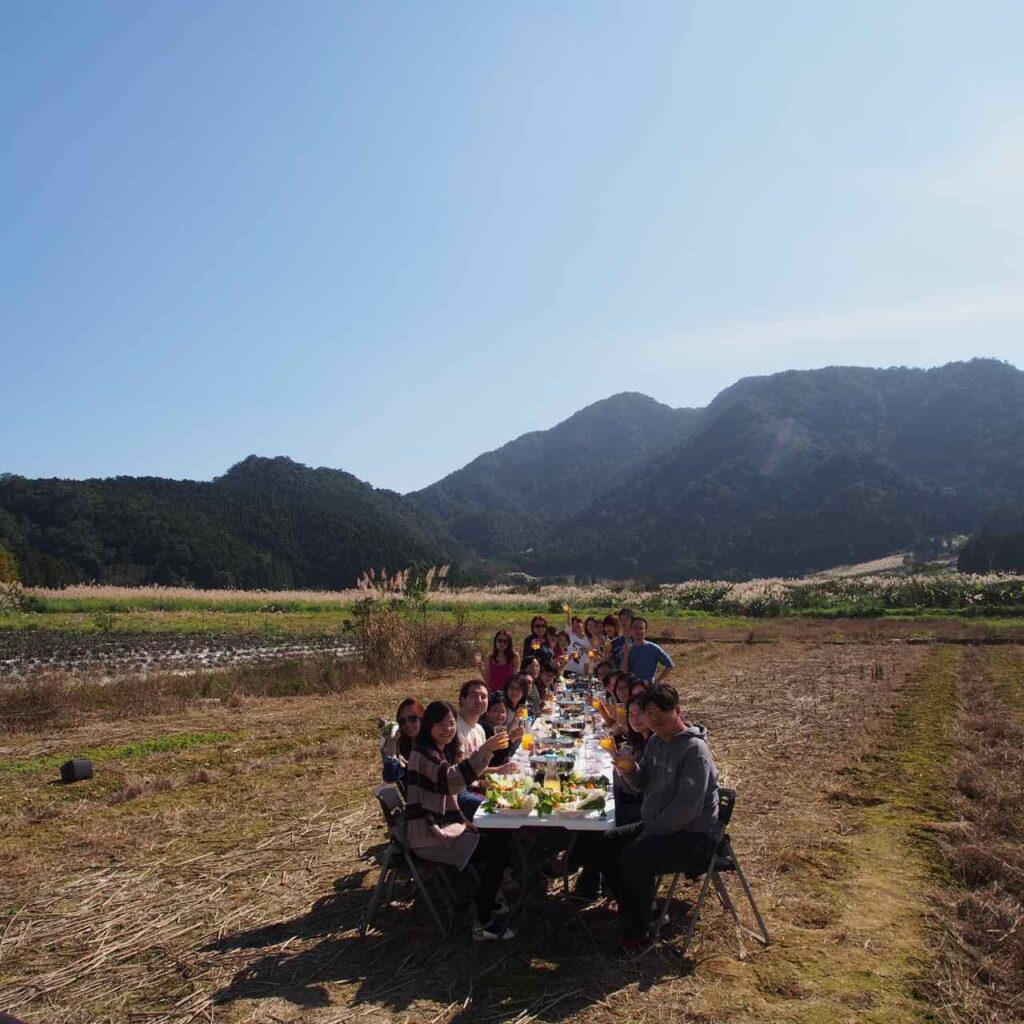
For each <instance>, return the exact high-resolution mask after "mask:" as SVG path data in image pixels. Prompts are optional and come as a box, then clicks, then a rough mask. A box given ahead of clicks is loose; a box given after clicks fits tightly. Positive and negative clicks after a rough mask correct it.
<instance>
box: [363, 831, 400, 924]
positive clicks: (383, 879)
mask: <svg viewBox="0 0 1024 1024" xmlns="http://www.w3.org/2000/svg"><path fill="white" fill-rule="evenodd" d="M393 849H394V847H392V846H390V845H389V846H388V848H387V850H386V851H385V852H384V860H383V861H382V862H381V866H380V878H378V879H377V884H376V886H375V887H374V890H373V895H372V896H371V897H370V905H369V906H368V907H367V908H366V914H365V915H364V916H363V923H362V924H361V925H360V926H359V934H360V935H364V936H365V935H366V932H367V929H368V928H369V927H370V922H371V921H372V920H373V915H374V914H375V913H376V912H377V904H378V903H379V902H380V895H381V892H382V891H383V890H384V886H385V884H386V883H387V882H389V881H390V884H391V885H392V886H393V885H394V884H395V873H394V871H393V870H392V868H391V856H392V851H393ZM389 875H390V879H389V877H388V876H389Z"/></svg>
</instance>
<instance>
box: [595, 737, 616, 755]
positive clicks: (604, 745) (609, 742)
mask: <svg viewBox="0 0 1024 1024" xmlns="http://www.w3.org/2000/svg"><path fill="white" fill-rule="evenodd" d="M597 742H598V745H599V746H600V747H601V749H602V750H607V751H608V753H609V754H610V753H612V751H614V750H615V740H613V739H612V738H611V736H602V737H601V738H600V739H599V740H598V741H597Z"/></svg>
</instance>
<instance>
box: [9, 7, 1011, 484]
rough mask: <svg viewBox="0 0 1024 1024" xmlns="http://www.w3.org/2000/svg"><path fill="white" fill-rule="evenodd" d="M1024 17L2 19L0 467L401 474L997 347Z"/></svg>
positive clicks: (396, 478) (412, 13)
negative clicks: (789, 383)
mask: <svg viewBox="0 0 1024 1024" xmlns="http://www.w3.org/2000/svg"><path fill="white" fill-rule="evenodd" d="M1021 38H1024V6H1022V5H1021V4H1019V3H1017V2H1005V3H994V2H993V3H983V2H982V3H976V4H972V5H964V4H962V3H956V4H954V3H943V2H936V0H929V2H926V3H925V2H921V3H915V2H899V3H889V2H884V0H877V2H860V3H852V2H850V3H844V2H831V3H823V4H808V3H806V2H802V3H786V2H775V3H772V4H766V3H763V2H760V0H758V2H753V0H751V2H748V3H740V2H735V3H721V2H707V3H684V2H681V0H676V2H672V3H664V4H662V3H654V2H642V3H630V4H623V3H617V4H605V3H599V2H595V0H587V2H581V3H570V2H565V3H558V4H548V3H539V2H525V3H515V4H511V3H509V4H497V3H494V4H481V3H470V2H465V3H454V4H453V3H440V2H429V3H428V2H426V0H423V2H418V3H389V2H379V3H370V2H365V3H341V2H318V3H313V2H303V0H298V2H294V3H287V4H284V3H279V2H274V3H264V2H261V0H244V2H237V3H231V2H225V3H209V2H201V3H200V2H188V0H175V2H173V3H160V4H141V3H138V2H136V0H130V2H125V3H102V2H98V0H92V2H89V3H82V2H80V0H72V2H68V3H57V2H45V0H41V2H38V3H28V2H25V3H20V4H16V3H7V4H4V5H3V7H2V11H0V78H2V85H3V88H2V91H0V129H2V139H3V141H2V143H0V145H2V147H3V148H2V154H3V155H2V159H0V224H2V228H3V246H2V248H0V345H2V347H3V362H2V365H3V367H4V384H3V400H2V402H0V438H2V439H3V442H4V443H3V446H2V448H0V470H8V471H13V472H18V473H22V474H25V475H28V476H72V477H81V476H106V475H114V474H119V473H128V474H152V475H163V476H175V477H193V478H199V479H205V478H210V477H211V476H214V475H217V474H219V473H221V472H223V471H224V470H226V469H227V468H228V467H229V466H230V465H231V464H232V463H233V462H235V461H237V460H238V459H240V458H243V457H244V456H245V455H247V454H249V453H251V452H255V453H258V454H264V455H278V454H284V455H289V456H291V457H293V458H295V459H298V460H299V461H302V462H306V463H309V464H312V465H327V466H334V467H338V468H343V469H347V470H349V471H351V472H354V473H356V474H357V475H358V476H360V477H362V478H363V479H368V480H370V481H371V482H372V483H374V484H376V485H378V486H387V487H393V488H395V489H396V490H401V491H406V490H410V489H414V488H417V487H420V486H423V485H425V484H427V483H430V482H431V481H433V480H435V479H437V478H439V477H440V476H442V475H444V474H445V473H447V472H449V471H451V470H453V469H455V468H458V467H459V466H461V465H463V464H464V463H465V462H467V461H468V460H469V459H471V458H473V457H474V456H475V455H477V454H479V453H480V452H481V451H484V450H487V449H489V448H493V447H496V446H498V445H499V444H502V443H504V442H505V441H507V440H509V439H510V438H512V437H515V436H517V435H518V434H521V433H523V432H525V431H527V430H533V429H539V428H545V427H548V426H551V425H553V424H554V423H556V422H558V421H559V420H561V419H564V418H565V417H566V416H567V415H569V414H570V413H572V412H574V411H575V410H576V409H578V408H580V407H582V406H583V405H585V404H587V403H589V402H591V401H594V400H596V399H599V398H602V397H605V396H607V395H609V394H612V393H615V392H617V391H624V390H636V391H643V392H645V393H647V394H649V395H652V396H653V397H654V398H657V399H659V400H660V401H663V402H666V403H668V404H670V405H674V406H679V405H704V404H706V403H707V402H708V401H710V399H711V398H713V397H714V395H715V394H716V393H717V392H718V391H719V390H721V389H722V388H723V387H726V386H728V385H729V384H731V383H732V382H733V381H735V380H736V379H737V378H739V377H741V376H745V375H748V374H755V373H769V372H773V371H776V370H783V369H790V368H803V367H814V366H823V365H829V364H858V365H877V366H888V365H915V366H930V365H938V364H940V363H943V362H947V361H949V360H951V359H962V358H970V357H971V356H975V355H986V356H994V357H998V358H1003V359H1008V360H1010V361H1011V362H1014V363H1015V364H1017V365H1021V364H1022V360H1021V358H1020V356H1019V352H1020V351H1021V329H1020V328H1021V324H1022V322H1024V287H1022V285H1024V266H1022V255H1024V252H1022V249H1024V246H1022V241H1024V68H1022V64H1021V62H1020V59H1019V57H1020V40H1021Z"/></svg>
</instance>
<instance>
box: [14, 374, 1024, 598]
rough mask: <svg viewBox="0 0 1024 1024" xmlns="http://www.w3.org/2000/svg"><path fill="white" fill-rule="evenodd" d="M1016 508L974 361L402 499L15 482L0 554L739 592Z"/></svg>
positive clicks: (679, 423) (347, 580)
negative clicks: (447, 567)
mask: <svg viewBox="0 0 1024 1024" xmlns="http://www.w3.org/2000/svg"><path fill="white" fill-rule="evenodd" d="M510 408H514V406H511V407H510ZM510 422H511V420H510ZM1022 507H1024V373H1021V371H1019V370H1017V369H1015V368H1014V367H1012V366H1009V365H1008V364H1006V363H1000V362H996V361H994V360H973V361H971V362H968V363H950V364H949V365H947V366H943V367H939V368H937V369H933V370H914V369H906V368H894V369H887V370H872V369H861V368H857V367H831V368H828V369H824V370H811V371H790V372H787V373H779V374H774V375H772V376H768V377H749V378H745V379H743V380H740V381H739V382H737V383H736V384H734V385H733V386H732V387H730V388H727V389H726V390H725V391H723V392H722V393H721V394H720V395H718V397H717V398H715V400H714V401H713V402H712V403H711V404H710V405H709V406H708V407H707V408H705V409H699V410H698V409H670V408H669V407H667V406H665V405H661V404H660V403H658V402H655V401H654V400H653V399H650V398H647V397H645V396H643V395H638V394H630V393H626V394H619V395H615V396H613V397H612V398H609V399H606V400H604V401H603V402H597V403H595V404H594V405H591V406H588V407H587V408H586V409H583V410H581V411H580V412H578V413H576V414H575V415H573V416H570V417H569V418H568V419H567V420H565V421H564V422H562V423H559V424H558V425H557V426H555V427H553V428H552V429H550V430H547V431H536V432H533V433H530V434H525V435H523V436H522V437H519V438H517V439H516V440H514V441H511V442H509V443H508V444H507V445H505V446H504V447H502V448H499V449H497V450H496V451H493V452H488V453H486V454H485V455H481V456H480V457H479V458H477V459H475V460H473V462H471V463H470V464H469V465H467V466H465V467H464V468H463V469H460V470H458V471H457V472H455V473H452V474H451V475H449V476H447V477H445V478H444V479H443V480H441V481H439V482H438V483H436V484H434V485H432V486H431V487H428V488H426V489H425V490H423V491H419V492H417V493H415V494H412V495H409V496H407V497H404V498H403V497H402V496H400V495H398V494H395V493H394V492H392V491H385V490H375V489H374V488H373V487H371V486H370V485H369V484H366V483H363V482H362V481H360V480H357V479H356V478H355V477H353V476H351V475H350V474H348V473H343V472H341V471H339V470H332V469H309V468H307V467H305V466H301V465H298V464H297V463H294V462H292V461H291V460H289V459H285V458H277V459H263V458H257V457H256V456H251V457H250V458H248V459H246V460H245V461H243V462H241V463H239V464H238V465H237V466H235V467H233V468H232V469H231V470H229V471H228V472H227V473H226V474H224V476H222V477H219V478H217V479H216V480H213V481H212V482H210V483H198V482H192V481H175V480H162V479H158V478H138V479H136V478H129V477H118V478H115V479H111V480H84V481H69V480H26V479H24V478H22V477H17V476H8V477H5V478H0V545H4V546H6V547H7V548H9V549H10V550H11V552H13V554H14V556H15V557H16V559H17V562H18V564H19V566H20V568H21V574H22V578H23V579H24V580H25V582H27V583H49V584H60V583H67V582H74V581H80V580H90V579H92V580H100V581H109V582H125V583H148V582H158V583H183V582H184V583H194V584H197V585H201V586H239V587H290V586H296V587H339V586H350V585H351V584H352V583H353V582H354V581H355V579H356V577H357V576H358V574H359V573H360V572H361V571H362V570H364V569H365V568H368V567H370V566H382V565H383V566H387V567H389V568H398V567H402V566H406V565H410V564H413V563H417V562H418V563H426V562H440V561H451V560H453V559H461V560H462V561H463V564H465V563H466V562H469V563H470V564H475V565H476V566H477V567H478V568H480V564H479V563H478V562H477V563H474V560H475V559H477V558H479V557H481V556H482V557H484V558H485V559H487V561H486V562H485V563H483V565H482V569H481V574H484V575H486V574H487V572H488V571H489V570H493V569H499V568H514V569H519V570H525V571H527V572H533V573H536V574H565V573H574V574H578V575H587V576H590V575H593V576H604V577H629V576H650V577H653V578H655V579H660V580H673V579H686V578H693V577H734V578H736V577H743V576H753V575H775V574H778V575H796V574H799V573H803V572H806V571H808V570H813V569H820V568H825V567H829V566H832V565H838V564H850V563H855V562H860V561H865V560H867V559H871V558H875V557H879V556H881V555H885V554H888V553H890V552H892V551H897V550H906V549H909V548H912V547H913V546H914V545H916V544H917V543H918V542H920V541H922V540H924V539H926V538H930V537H935V536H939V535H944V534H952V533H956V534H960V533H967V534H977V533H979V532H980V531H982V530H983V529H984V528H985V527H986V526H991V527H992V528H993V529H996V528H999V529H1004V530H1005V529H1009V528H1013V529H1017V530H1019V528H1020V527H1019V523H1020V510H1021V508H1022ZM1007 524H1010V526H1008V525H1007ZM986 550H987V549H986ZM979 557H980V558H988V557H989V555H988V554H986V553H985V552H981V551H980V549H979Z"/></svg>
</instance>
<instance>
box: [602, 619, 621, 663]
mask: <svg viewBox="0 0 1024 1024" xmlns="http://www.w3.org/2000/svg"><path fill="white" fill-rule="evenodd" d="M601 634H602V636H603V638H604V642H603V643H602V644H601V655H602V656H603V657H605V658H610V657H611V656H612V647H613V645H614V643H615V641H616V639H617V638H618V635H619V620H618V619H617V618H616V617H615V616H614V615H606V616H605V617H604V618H603V619H602V620H601Z"/></svg>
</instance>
